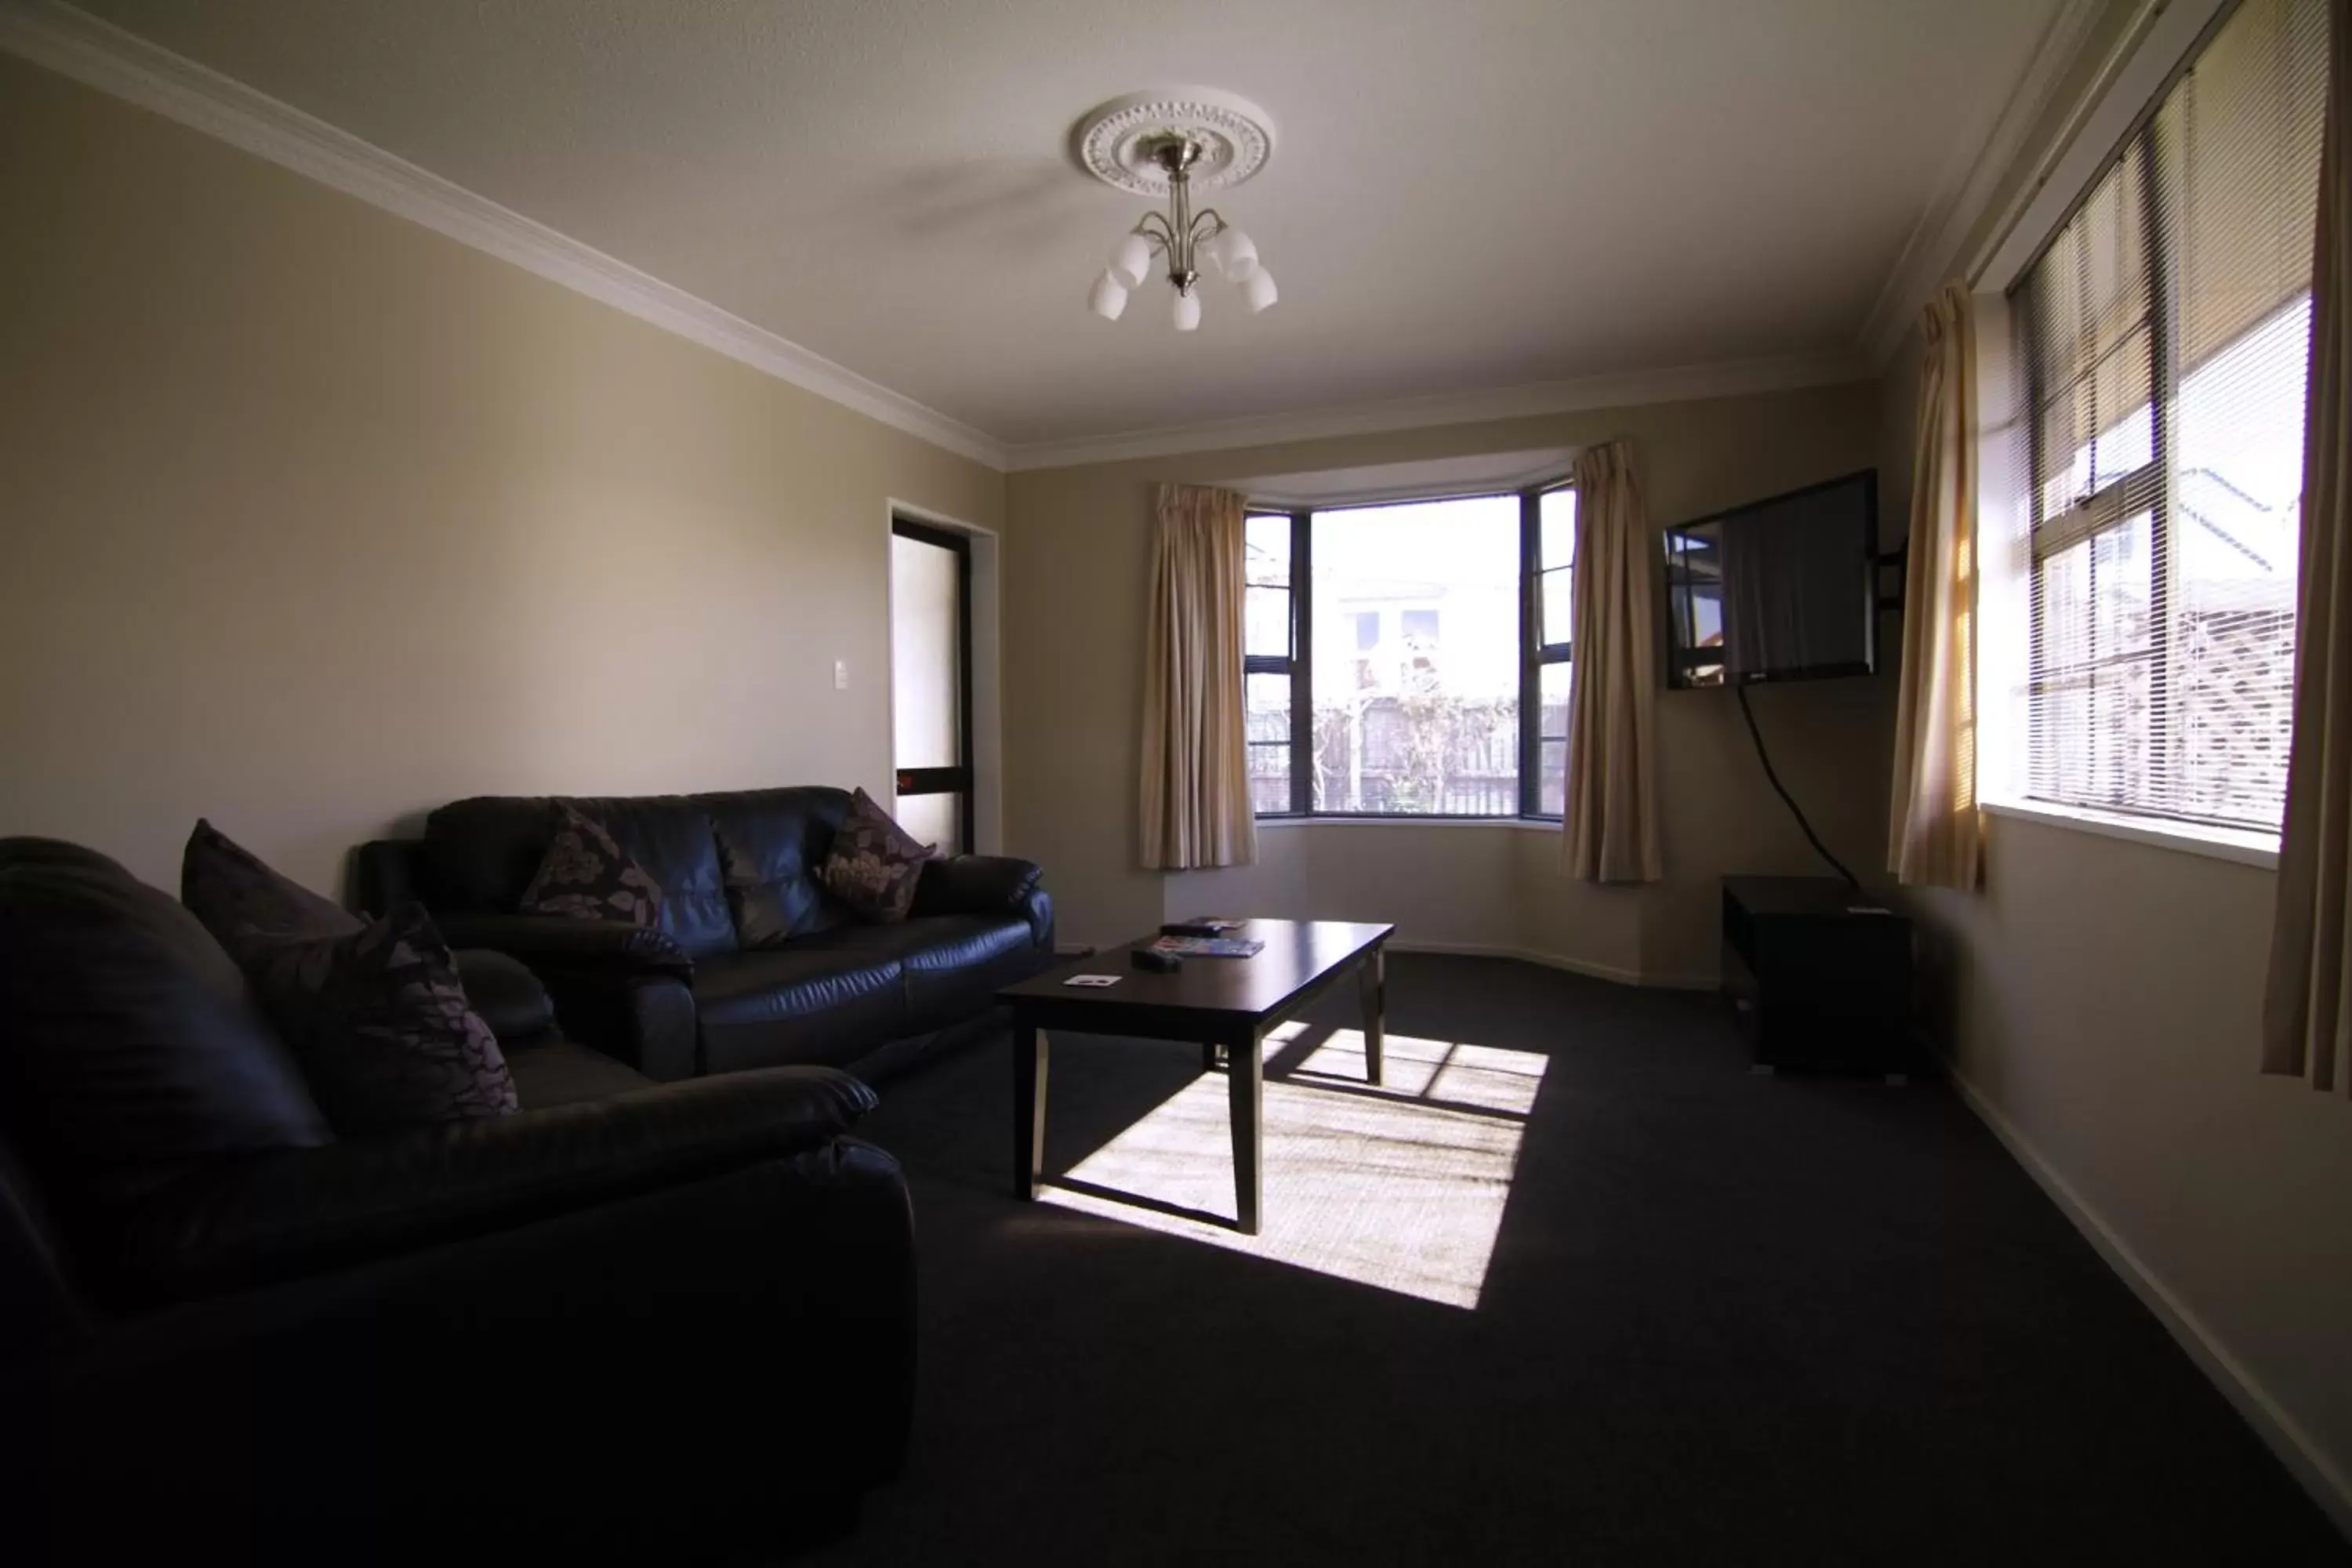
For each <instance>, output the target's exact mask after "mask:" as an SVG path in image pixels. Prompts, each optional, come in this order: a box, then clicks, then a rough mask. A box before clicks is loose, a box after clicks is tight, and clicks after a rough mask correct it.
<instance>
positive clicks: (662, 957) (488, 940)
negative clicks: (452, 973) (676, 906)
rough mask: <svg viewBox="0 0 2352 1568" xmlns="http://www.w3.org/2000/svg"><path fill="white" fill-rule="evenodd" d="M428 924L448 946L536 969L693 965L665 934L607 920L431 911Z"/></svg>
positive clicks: (687, 970)
mask: <svg viewBox="0 0 2352 1568" xmlns="http://www.w3.org/2000/svg"><path fill="white" fill-rule="evenodd" d="M433 923H434V924H435V925H436V926H437V927H439V928H440V931H441V935H442V937H443V939H444V940H446V942H448V943H449V945H450V946H451V947H487V948H490V949H493V950H494V951H496V952H504V953H509V954H511V955H512V956H514V957H516V958H519V959H520V960H522V962H523V963H527V964H529V965H530V967H531V968H533V969H536V970H542V971H543V970H547V969H551V968H562V969H605V970H611V969H626V970H631V971H635V972H636V973H644V974H672V975H676V976H677V977H678V978H680V979H685V978H688V977H689V976H691V975H692V974H693V973H694V960H692V959H691V958H688V956H687V955H686V950H685V949H684V948H681V947H679V946H678V945H677V942H675V941H673V940H672V939H671V938H670V937H669V936H668V934H667V933H666V932H663V931H649V930H647V929H646V928H644V927H642V926H625V925H621V924H619V923H617V922H615V921H578V920H568V919H566V918H564V917H562V916H561V915H482V914H442V913H439V912H437V911H436V913H435V914H434V916H433Z"/></svg>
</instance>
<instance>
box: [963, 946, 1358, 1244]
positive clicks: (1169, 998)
mask: <svg viewBox="0 0 2352 1568" xmlns="http://www.w3.org/2000/svg"><path fill="white" fill-rule="evenodd" d="M1395 930H1396V928H1395V927H1394V926H1390V925H1352V924H1349V923H1347V922H1345V921H1250V922H1249V924H1248V925H1246V926H1244V927H1243V928H1242V929H1241V930H1240V931H1235V932H1234V935H1235V936H1244V937H1254V938H1255V939H1256V940H1258V941H1260V942H1265V951H1263V952H1259V953H1258V954H1257V955H1256V956H1255V957H1252V958H1187V959H1186V960H1185V961H1184V967H1183V968H1182V969H1181V970H1179V971H1178V972H1177V973H1173V974H1160V973H1153V972H1151V971H1150V970H1147V969H1138V968H1136V967H1135V966H1134V964H1133V963H1132V962H1131V961H1130V959H1129V953H1131V952H1134V950H1135V949H1137V948H1139V947H1143V946H1148V945H1149V944H1150V942H1151V940H1152V939H1151V938H1150V937H1145V938H1143V939H1142V940H1141V941H1139V942H1129V943H1128V944H1127V945H1126V946H1124V947H1114V948H1110V949H1108V950H1107V951H1105V952H1098V953H1096V954H1094V955H1093V956H1092V957H1089V958H1085V959H1081V960H1079V961H1078V962H1076V963H1069V964H1065V965H1064V966H1062V967H1061V968H1059V969H1055V970H1052V971H1050V972H1048V973H1045V974H1041V975H1039V976H1038V977H1037V978H1036V979H1034V980H1024V981H1023V982H1022V983H1021V984H1018V985H1013V986H1008V987H1007V988H1005V989H1004V990H1003V991H1000V992H998V993H997V994H996V999H997V1000H998V1001H1000V1002H1003V1003H1005V1004H1007V1005H1010V1006H1011V1007H1012V1009H1013V1195H1014V1196H1016V1197H1019V1198H1021V1199H1023V1200H1024V1201H1029V1200H1034V1198H1035V1197H1036V1196H1037V1177H1038V1174H1039V1167H1040V1164H1041V1163H1042V1162H1043V1160H1044V1159H1045V1048H1046V1047H1045V1031H1046V1030H1048V1029H1072V1030H1076V1031H1078V1032H1079V1033H1082V1034H1089V1035H1129V1036H1141V1037H1145V1038H1147V1039H1156V1040H1193V1041H1197V1042H1199V1044H1200V1047H1201V1068H1202V1071H1204V1072H1206V1071H1211V1070H1213V1069H1214V1068H1215V1066H1216V1061H1217V1052H1218V1050H1219V1048H1220V1047H1222V1048H1223V1051H1224V1053H1225V1060H1226V1074H1227V1077H1228V1078H1229V1079H1231V1083H1230V1085H1229V1089H1230V1093H1231V1098H1232V1101H1233V1118H1234V1205H1235V1213H1236V1216H1237V1223H1238V1224H1239V1226H1240V1228H1241V1229H1242V1230H1243V1231H1244V1232H1246V1233H1247V1234H1249V1235H1251V1236H1255V1235H1256V1234H1257V1227H1258V1194H1259V1179H1260V1169H1261V1163H1262V1160H1261V1155H1262V1152H1263V1151H1262V1147H1261V1139H1260V1135H1259V1126H1258V1121H1259V1117H1258V1111H1259V1104H1260V1101H1261V1100H1262V1099H1263V1098H1264V1094H1265V1087H1264V1086H1265V1059H1264V1055H1263V1050H1262V1044H1261V1042H1263V1041H1264V1039H1265V1034H1266V1031H1267V1030H1269V1029H1271V1028H1273V1027H1274V1026H1276V1025H1278V1024H1280V1023H1283V1022H1284V1021H1285V1020H1286V1019H1288V1018H1289V1017H1291V1016H1293V1015H1294V1014H1296V1013H1297V1011H1298V1010H1299V1009H1300V1008H1301V1007H1304V1006H1305V1005H1307V1003H1309V1002H1311V1001H1313V1000H1314V999H1315V998H1316V997H1317V996H1318V995H1319V994H1322V992H1323V991H1324V990H1325V989H1326V988H1328V986H1329V985H1331V984H1332V983H1333V982H1335V981H1337V980H1338V979H1339V977H1340V976H1341V975H1344V974H1346V973H1348V972H1349V970H1351V969H1352V970H1354V971H1355V972H1356V973H1357V976H1358V980H1359V984H1360V986H1361V988H1362V994H1363V1002H1364V1066H1365V1077H1366V1078H1367V1079H1368V1080H1369V1081H1370V1082H1372V1083H1378V1082H1380V1081H1381V1045H1382V1038H1381V1037H1382V1033H1383V1031H1384V1029H1385V1028H1386V1026H1387V1008H1388V997H1387V988H1388V976H1387V968H1388V966H1387V958H1386V948H1387V943H1388V940H1389V937H1390V935H1391V933H1392V932H1393V931H1395ZM1074 974H1116V975H1118V984H1116V985H1105V986H1100V987H1094V988H1089V987H1087V986H1079V985H1066V984H1063V982H1064V981H1066V980H1067V979H1069V978H1070V976H1072V975H1074Z"/></svg>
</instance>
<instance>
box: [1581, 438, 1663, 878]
mask: <svg viewBox="0 0 2352 1568" xmlns="http://www.w3.org/2000/svg"><path fill="white" fill-rule="evenodd" d="M1657 552H1658V542H1657V539H1656V537H1655V536H1654V535H1653V534H1652V533H1651V531H1650V517H1649V512H1648V510H1647V509H1646V508H1645V507H1644V506H1643V503H1642V487H1641V483H1640V481H1639V480H1638V479H1635V478H1634V474H1633V453H1632V452H1630V451H1629V450H1627V449H1626V447H1625V444H1624V443H1623V442H1622V441H1612V442H1609V443H1608V444H1606V445H1605V446H1600V447H1587V448H1586V449H1585V450H1583V451H1582V452H1580V453H1578V454H1577V458H1576V573H1575V576H1574V580H1573V582H1572V584H1571V585H1570V600H1571V605H1570V610H1571V614H1572V616H1573V619H1574V625H1575V627H1576V634H1575V636H1576V652H1575V657H1574V658H1573V660H1572V661H1571V662H1570V667H1569V669H1570V674H1569V697H1568V809H1567V812H1566V820H1565V821H1564V823H1563V825H1562V827H1563V831H1562V833H1561V841H1562V847H1563V853H1564V859H1565V864H1566V866H1567V868H1568V873H1569V875H1570V876H1571V877H1577V878H1580V879H1583V880H1585V881H1588V882H1654V881H1656V880H1657V879H1659V877H1660V876H1662V875H1663V874H1664V870H1663V860H1662V858H1661V856H1660V855H1659V853H1658V805H1657V795H1658V787H1657V786H1658V752H1657V702H1658V679H1659V676H1658V626H1657V598H1656V588H1655V585H1654V578H1653V575H1652V574H1653V573H1654V571H1655V569H1656V566H1655V557H1656V555H1657Z"/></svg>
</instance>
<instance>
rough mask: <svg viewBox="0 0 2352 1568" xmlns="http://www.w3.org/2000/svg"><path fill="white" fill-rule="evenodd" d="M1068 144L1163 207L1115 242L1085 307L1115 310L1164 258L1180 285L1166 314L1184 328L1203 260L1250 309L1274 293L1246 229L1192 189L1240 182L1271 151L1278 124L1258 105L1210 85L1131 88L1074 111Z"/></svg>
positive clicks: (1114, 314)
mask: <svg viewBox="0 0 2352 1568" xmlns="http://www.w3.org/2000/svg"><path fill="white" fill-rule="evenodd" d="M1072 144H1073V147H1074V150H1075V151H1076V154H1077V157H1078V162H1079V163H1081V164H1082V165H1083V166H1084V167H1085V168H1086V170H1087V173H1088V174H1093V175H1094V176H1095V177H1096V178H1097V179H1099V180H1102V181H1104V182H1106V183H1107V184H1113V185H1116V186H1118V188H1119V189H1121V190H1123V191H1132V192H1134V193H1135V194H1137V195H1147V196H1153V197H1163V196H1164V197H1165V198H1166V200H1167V202H1168V210H1167V211H1166V212H1165V213H1161V212H1159V211H1156V210H1155V211H1152V212H1148V213H1146V214H1144V215H1143V216H1142V218H1141V219H1140V220H1139V222H1138V223H1137V224H1136V226H1134V227H1133V228H1132V229H1130V230H1129V231H1128V234H1127V237H1126V238H1124V239H1122V240H1120V241H1119V243H1118V248H1116V249H1115V250H1113V251H1112V252H1111V257H1110V265H1109V266H1108V267H1107V268H1104V269H1103V273H1102V276H1100V277H1099V278H1097V279H1095V282H1094V288H1093V289H1091V290H1090V291H1089V292H1088V293H1087V309H1088V310H1092V311H1094V313H1095V314H1096V315H1097V316H1100V317H1102V318H1103V319H1104V320H1106V321H1117V320H1118V318H1119V315H1120V313H1121V312H1122V311H1124V310H1126V309H1127V297H1128V295H1129V293H1130V292H1132V291H1133V290H1135V289H1140V288H1141V287H1143V280H1144V279H1146V278H1148V277H1150V274H1151V270H1152V268H1153V265H1154V263H1155V262H1164V263H1165V264H1166V267H1167V274H1168V282H1169V284H1170V286H1171V287H1172V288H1173V289H1175V290H1176V295H1175V300H1174V303H1173V307H1172V311H1171V319H1172V320H1173V321H1174V323H1175V326H1176V330H1177V331H1180V332H1189V331H1193V330H1194V329H1195V328H1197V327H1199V326H1200V324H1201V297H1200V295H1199V294H1198V293H1196V292H1194V285H1196V284H1197V283H1199V281H1200V280H1201V264H1202V262H1206V263H1208V264H1209V265H1211V266H1213V267H1214V268H1216V269H1217V270H1218V271H1220V272H1222V273H1223V274H1224V276H1225V277H1226V279H1229V280H1230V281H1232V282H1234V283H1238V284H1239V285H1241V289H1242V300H1243V302H1244V304H1246V305H1247V306H1248V307H1249V309H1250V310H1251V312H1252V313H1253V314H1255V312H1257V311H1260V310H1265V308H1266V307H1267V306H1268V305H1271V304H1273V303H1274V302H1275V300H1276V299H1278V298H1279V297H1280V296H1279V295H1278V294H1277V293H1276V289H1275V286H1274V274H1272V273H1271V272H1268V271H1267V270H1266V269H1265V267H1264V266H1262V265H1261V264H1260V263H1259V261H1258V258H1257V247H1256V245H1255V244H1254V243H1253V242H1252V241H1251V239H1250V237H1249V236H1247V235H1245V234H1244V233H1243V232H1242V231H1241V230H1240V229H1238V228H1235V227H1234V226H1233V225H1232V224H1230V223H1228V222H1227V221H1226V220H1225V219H1224V217H1223V216H1222V215H1220V214H1219V213H1218V212H1217V210H1216V209H1215V208H1214V207H1204V208H1202V210H1201V211H1199V212H1195V211H1193V210H1192V197H1193V194H1194V192H1195V191H1196V190H1213V189H1217V188H1219V187H1223V186H1228V185H1237V184H1241V183H1242V182H1243V181H1244V180H1246V179H1248V178H1249V177H1250V176H1251V175H1252V174H1256V173H1257V172H1258V171H1259V170H1260V169H1262V168H1264V167H1265V163H1266V160H1267V159H1268V158H1270V157H1272V156H1273V155H1274V130H1273V126H1272V123H1271V122H1270V121H1268V120H1267V119H1266V116H1265V110H1262V109H1259V108H1258V107H1257V106H1256V105H1255V104H1253V103H1250V102H1248V101H1247V100H1243V99H1238V98H1235V97H1234V96H1233V95H1232V94H1230V93H1223V92H1217V91H1214V90H1213V89H1206V88H1189V89H1182V90H1181V91H1174V92H1139V93H1131V94H1129V96H1128V97H1126V98H1120V99H1114V100H1111V101H1110V102H1108V103H1106V104H1104V105H1103V106H1102V107H1101V108H1099V109H1097V110H1095V111H1094V112H1093V113H1092V114H1089V115H1088V116H1087V118H1086V119H1084V120H1083V121H1079V122H1078V128H1077V131H1076V134H1075V136H1074V137H1073V139H1072Z"/></svg>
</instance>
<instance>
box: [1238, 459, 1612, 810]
mask: <svg viewBox="0 0 2352 1568" xmlns="http://www.w3.org/2000/svg"><path fill="white" fill-rule="evenodd" d="M1570 489H1575V484H1574V481H1573V480H1572V479H1570V478H1568V477H1567V476H1565V475H1554V476H1552V477H1549V478H1547V479H1542V480H1539V481H1538V482H1536V483H1534V484H1532V485H1528V486H1524V487H1517V488H1514V489H1496V490H1486V489H1477V490H1462V491H1445V492H1441V493H1439V494H1435V495H1423V496H1415V495H1406V496H1393V497H1391V496H1383V497H1381V498H1380V499H1379V500H1366V501H1361V502H1349V501H1346V500H1331V501H1326V502H1323V503H1321V504H1319V505H1315V506H1306V505H1298V506H1291V505H1280V504H1276V503H1272V502H1266V503H1253V504H1251V505H1249V506H1247V507H1246V508H1244V518H1245V519H1247V518H1260V517H1286V518H1288V519H1289V521H1290V581H1289V594H1290V651H1289V652H1288V653H1287V654H1260V653H1251V652H1250V651H1249V650H1248V648H1247V647H1246V645H1244V648H1243V657H1242V679H1243V681H1244V689H1246V684H1247V681H1248V679H1249V677H1250V676H1253V675H1284V676H1287V677H1289V679H1290V740H1289V751H1290V803H1289V806H1288V808H1287V809H1286V810H1283V811H1258V812H1255V813H1254V816H1255V819H1256V820H1257V821H1259V822H1447V823H1482V822H1483V823H1499V824H1511V823H1525V822H1533V823H1541V824H1553V823H1558V822H1559V821H1561V820H1562V817H1563V814H1562V813H1560V812H1557V811H1555V812H1545V811H1542V810H1539V809H1538V807H1539V806H1540V805H1541V804H1542V795H1543V779H1542V764H1543V746H1544V744H1545V742H1546V741H1547V739H1549V740H1553V741H1558V742H1559V743H1560V744H1561V746H1562V747H1563V749H1565V746H1566V743H1567V737H1566V736H1565V735H1559V736H1551V737H1546V736H1544V735H1543V734H1542V733H1541V731H1542V726H1543V714H1542V700H1543V671H1544V667H1545V666H1546V665H1549V664H1569V663H1570V660H1571V658H1572V654H1573V649H1574V639H1573V637H1570V638H1569V639H1567V640H1564V641H1561V642H1557V643H1551V644H1540V645H1539V644H1538V642H1537V638H1538V637H1539V636H1540V635H1541V627H1542V620H1543V599H1542V593H1543V579H1544V576H1545V572H1544V567H1543V498H1544V497H1545V496H1547V495H1549V494H1552V493H1555V492H1557V491H1560V490H1570ZM1512 496H1516V497H1517V500H1518V502H1519V724H1518V731H1519V732H1518V784H1519V788H1518V809H1517V812H1515V813H1504V812H1462V811H1446V812H1440V811H1318V810H1317V809H1316V808H1315V595H1314V593H1313V587H1314V582H1315V542H1314V541H1315V525H1314V518H1315V513H1316V512H1318V511H1344V510H1350V509H1351V508H1352V507H1354V506H1358V505H1361V506H1381V507H1390V506H1414V505H1428V504H1433V503H1436V502H1442V501H1463V500H1499V499H1502V498H1505V497H1512ZM1553 570H1554V571H1562V572H1569V573H1570V574H1573V572H1574V571H1575V563H1574V560H1573V556H1572V555H1571V559H1570V563H1569V564H1568V565H1566V566H1561V567H1555V568H1553ZM1570 580H1571V582H1572V581H1573V577H1572V576H1571V579H1570ZM1278 743H1279V742H1262V741H1253V742H1249V743H1248V744H1249V747H1250V749H1252V750H1255V749H1257V748H1259V747H1264V746H1272V745H1276V744H1278Z"/></svg>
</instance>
